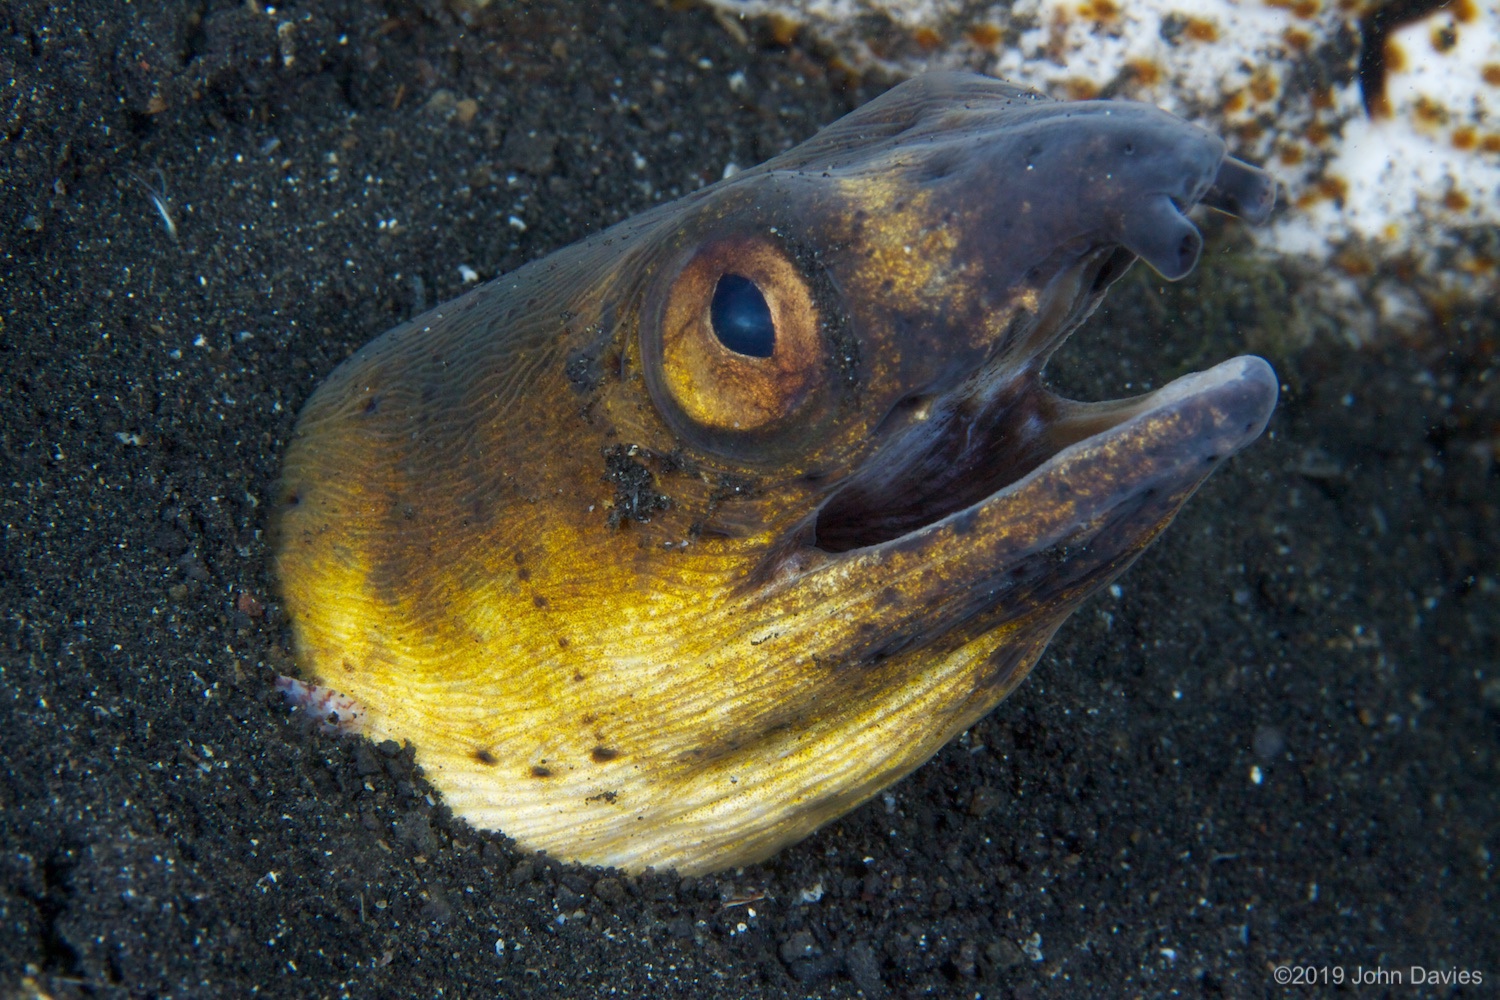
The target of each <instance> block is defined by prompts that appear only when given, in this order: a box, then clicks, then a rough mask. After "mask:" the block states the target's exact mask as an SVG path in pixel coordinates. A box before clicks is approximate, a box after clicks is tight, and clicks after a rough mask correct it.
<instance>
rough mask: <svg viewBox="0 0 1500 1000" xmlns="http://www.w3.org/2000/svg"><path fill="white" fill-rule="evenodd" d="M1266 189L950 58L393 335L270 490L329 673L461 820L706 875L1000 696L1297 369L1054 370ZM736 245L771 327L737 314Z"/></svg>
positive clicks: (1190, 129)
mask: <svg viewBox="0 0 1500 1000" xmlns="http://www.w3.org/2000/svg"><path fill="white" fill-rule="evenodd" d="M1273 190H1274V187H1273V185H1271V183H1270V181H1269V179H1268V178H1266V176H1265V175H1264V174H1262V173H1260V172H1259V171H1257V170H1255V169H1254V168H1252V167H1249V166H1246V165H1243V164H1240V163H1238V162H1237V161H1234V160H1232V159H1227V158H1226V157H1225V155H1224V146H1223V143H1222V142H1221V141H1220V140H1219V139H1217V138H1216V137H1214V136H1212V135H1210V134H1209V133H1207V132H1205V131H1203V130H1202V129H1199V128H1197V127H1195V126H1192V125H1189V124H1187V123H1185V122H1182V121H1180V120H1178V119H1176V118H1173V117H1172V116H1170V115H1167V114H1166V113H1164V112H1161V111H1158V110H1156V109H1154V108H1149V107H1146V106H1143V105H1137V104H1129V103H1097V102H1095V103H1080V104H1067V103H1060V102H1054V101H1050V100H1047V99H1045V98H1042V97H1039V96H1037V95H1034V94H1030V93H1028V92H1025V91H1022V90H1019V89H1017V88H1015V87H1012V86H1010V85H1007V84H1003V83H1000V82H998V81H994V80H990V79H986V78H983V77H977V76H970V75H964V74H934V75H931V76H928V77H923V78H920V79H917V80H915V81H912V82H910V83H907V84H905V85H903V86H901V87H898V88H896V89H895V90H893V91H892V92H890V93H889V94H887V95H885V96H884V97H882V98H880V99H879V100H877V101H875V102H873V103H871V104H869V105H867V106H865V107H864V108H862V109H860V110H859V111H857V112H855V113H854V114H852V115H850V116H848V117H847V118H845V119H843V120H841V121H840V122H837V123H835V124H834V125H832V126H830V127H829V128H827V129H825V130H824V131H823V132H821V133H819V134H818V135H817V136H815V137H814V138H812V139H811V140H809V141H808V142H806V143H804V144H802V145H801V146H798V147H797V148H795V149H793V150H791V151H789V152H787V153H785V154H783V155H782V156H780V157H777V158H776V159H775V160H772V161H771V162H769V163H767V164H764V165H762V166H761V167H758V168H756V169H754V170H749V171H745V172H744V173H741V174H739V175H736V176H735V177H734V178H732V179H730V180H728V181H725V182H723V183H720V184H718V185H715V186H713V187H711V188H708V189H705V190H703V191H701V192H698V193H697V194H694V195H692V196H689V197H687V198H684V199H682V200H680V201H678V202H675V203H672V204H670V205H665V206H662V207H660V208H657V209H655V210H653V211H651V212H648V213H646V214H645V215H642V216H639V217H637V218H635V219H632V220H629V221H627V222H625V223H622V224H620V225H618V226H616V227H614V228H612V229H610V230H608V231H607V232H604V233H601V234H599V235H597V236H595V237H593V238H591V239H589V240H586V241H584V242H582V243H579V244H577V245H575V246H572V247H570V248H568V249H565V250H562V251H559V252H558V253H556V254H553V255H552V256H550V257H548V258H546V259H544V260H541V261H538V262H536V263H533V264H531V265H528V266H527V267H524V268H522V269H521V270H519V271H516V272H515V273H513V274H511V275H508V276H505V277H502V278H500V279H497V280H495V281H493V282H491V283H489V284H488V285H485V286H482V287H480V288H478V289H476V290H475V291H473V292H471V293H469V294H468V295H466V296H464V297H462V298H460V299H458V300H456V301H454V302H451V303H449V304H447V305H445V306H442V307H441V308H439V309H436V310H434V311H433V312H430V313H428V314H427V315H425V316H422V317H420V318H418V319H415V320H413V321H411V322H410V323H407V324H405V325H403V326H401V327H398V328H397V329H395V330H392V331H391V332H389V333H387V334H386V335H385V336H383V337H381V338H379V339H378V340H376V341H375V342H374V343H372V344H370V345H368V346H367V347H365V348H364V349H363V350H361V351H360V352H358V353H357V354H356V355H355V356H354V357H352V358H350V359H349V360H348V361H347V362H345V363H344V365H342V366H341V367H340V368H339V369H338V370H337V371H336V372H335V373H334V374H333V375H332V376H331V377H330V378H329V380H328V382H327V383H326V384H325V385H324V386H323V387H322V388H320V389H319V390H318V392H317V393H315V394H314V396H313V398H312V399H311V400H310V401H309V403H308V404H307V407H306V409H305V411H304V412H303V414H302V417H301V420H300V422H299V425H298V432H297V436H296V439H295V441H294V442H293V444H292V445H291V447H290V448H289V450H288V454H287V458H286V470H285V476H284V481H283V484H282V487H281V494H280V496H279V498H278V508H277V509H278V523H277V528H278V540H277V546H278V559H277V564H278V570H279V574H280V578H281V582H282V586H283V589H284V596H285V599H286V602H287V606H288V608H289V610H290V612H291V614H292V620H293V625H294V629H295V633H296V639H297V644H298V653H299V657H300V662H301V666H302V669H303V671H304V674H305V676H306V677H307V678H308V679H309V680H311V681H314V682H316V683H317V684H318V685H321V686H323V687H324V688H332V689H336V690H337V691H339V692H341V693H342V694H343V695H346V696H347V697H348V698H351V699H353V701H354V702H356V703H357V704H358V706H359V715H358V728H359V729H361V730H362V731H364V732H366V733H369V734H371V735H374V736H376V737H378V738H385V737H387V736H389V737H394V738H397V739H403V740H410V741H411V742H412V743H413V744H414V745H415V747H416V750H417V756H418V760H419V761H420V763H421V764H422V765H423V767H424V768H425V769H426V773H427V775H428V777H429V779H430V780H431V781H432V782H433V784H434V785H436V786H437V787H438V788H440V789H441V790H442V791H443V794H444V795H445V797H446V798H447V801H448V803H449V804H450V806H451V807H452V808H453V810H454V811H455V812H456V813H458V814H460V815H462V816H464V817H466V818H467V819H468V820H469V821H470V822H471V823H474V824H475V825H477V826H480V827H485V828H494V829H500V830H503V831H504V832H505V833H507V834H508V835H510V836H512V837H514V838H515V839H516V841H517V842H518V843H519V844H521V845H522V846H523V847H527V848H540V849H545V850H547V851H549V852H551V853H553V854H554V855H557V856H559V857H562V858H566V859H570V860H578V861H584V862H590V863H595V864H601V865H616V866H619V867H622V868H626V869H629V870H640V869H642V868H644V867H646V866H648V865H654V866H656V867H658V868H665V867H676V868H678V869H679V870H681V871H683V872H688V873H695V872H706V871H713V870H718V869H723V868H727V867H731V866H734V865H738V864H744V863H747V862H751V861H755V860H758V859H761V858H764V857H766V856H767V855H769V854H770V853H771V852H773V851H775V850H776V849H777V848H779V847H781V846H783V845H785V844H788V843H791V842H794V841H796V840H798V839H801V838H802V837H804V836H806V835H807V834H808V833H810V832H811V831H813V830H814V829H816V828H817V827H818V826H819V825H821V824H823V823H825V822H827V821H828V820H830V819H832V818H834V817H836V816H838V815H840V814H842V813H844V812H846V811H847V810H849V809H851V808H853V807H854V806H856V805H858V804H859V803H861V802H863V801H864V800H866V799H867V798H869V797H870V796H872V795H873V794H875V793H876V792H878V791H879V790H880V789H882V788H884V787H886V786H887V785H889V784H890V783H891V782H893V781H895V780H897V779H898V778H900V777H901V776H902V775H904V774H906V773H907V772H909V771H910V770H912V769H913V768H915V767H916V766H918V765H919V764H921V763H922V762H923V761H925V760H926V759H927V758H928V757H930V756H931V755H932V754H933V753H934V752H935V751H936V750H937V749H938V748H939V747H941V746H942V745H943V743H944V742H945V741H947V740H948V739H949V738H950V737H952V736H953V735H954V734H955V733H957V732H959V731H961V730H963V729H964V728H966V727H967V726H969V725H971V724H972V723H973V722H974V721H975V720H976V719H978V718H979V717H980V716H982V715H983V714H985V713H986V712H988V711H990V710H991V709H992V708H993V707H994V706H995V705H996V704H997V703H998V702H999V701H1000V700H1001V699H1002V698H1004V697H1005V696H1006V694H1008V693H1009V692H1010V691H1011V689H1012V688H1014V687H1015V685H1016V684H1017V683H1019V682H1020V681H1021V679H1022V678H1023V677H1024V676H1025V675H1026V673H1027V672H1028V671H1029V670H1030V668H1031V666H1032V664H1033V663H1035V662H1036V659H1037V657H1038V656H1039V655H1040V654H1041V652H1042V650H1043V648H1044V647H1045V646H1046V644H1047V641H1048V640H1049V639H1050V637H1051V636H1052V634H1053V632H1054V630H1055V629H1056V628H1057V626H1058V625H1059V623H1061V621H1062V620H1063V619H1064V618H1065V617H1066V616H1067V615H1068V614H1069V613H1070V612H1071V611H1072V610H1073V609H1074V608H1076V607H1077V606H1078V604H1079V603H1080V602H1081V601H1082V600H1083V599H1084V598H1086V597H1087V596H1088V595H1089V594H1091V593H1092V592H1094V591H1095V590H1097V589H1099V588H1101V587H1103V586H1105V585H1107V584H1108V583H1109V581H1110V580H1112V579H1113V578H1114V577H1115V576H1116V575H1117V574H1119V573H1120V572H1121V571H1122V570H1123V569H1124V568H1125V567H1126V566H1127V565H1128V564H1129V563H1130V562H1131V561H1132V560H1133V559H1134V558H1135V557H1136V556H1137V555H1138V554H1139V553H1140V552H1141V550H1142V549H1143V548H1144V547H1145V546H1146V545H1147V544H1149V543H1150V541H1151V540H1152V539H1153V538H1154V537H1155V536H1156V535H1157V534H1158V533H1159V532H1160V531H1161V530H1162V529H1163V528H1164V527H1165V526H1166V525H1167V523H1168V522H1169V521H1170V520H1171V518H1172V516H1173V515H1174V514H1175V512H1176V511H1177V509H1178V508H1179V507H1180V506H1181V504H1182V503H1183V502H1184V501H1185V500H1186V499H1187V498H1188V496H1189V495H1191V493H1192V492H1193V490H1194V489H1196V488H1197V486H1198V485H1199V483H1200V482H1201V481H1202V480H1203V479H1204V477H1206V476H1207V475H1208V474H1209V473H1210V472H1211V471H1212V469H1213V468H1215V467H1216V464H1217V463H1218V462H1219V460H1221V459H1223V458H1224V457H1226V456H1228V455H1229V454H1231V453H1233V452H1234V451H1235V450H1237V449H1238V448H1240V447H1242V446H1244V445H1245V444H1247V443H1249V442H1250V441H1251V440H1253V439H1254V438H1255V437H1256V436H1257V435H1258V434H1259V433H1260V431H1261V430H1262V428H1263V427H1264V425H1265V422H1266V420H1267V419H1268V417H1269V415H1270V412H1271V409H1272V407H1273V405H1274V402H1275V395H1276V383H1275V379H1274V376H1273V375H1272V374H1271V372H1270V369H1269V367H1268V366H1266V364H1265V363H1264V362H1262V361H1260V360H1259V359H1254V358H1238V359H1235V360H1232V361H1228V362H1225V363H1224V364H1222V365H1220V366H1218V367H1217V368H1215V369H1213V370H1212V371H1209V372H1206V373H1201V374H1198V375H1190V376H1186V377H1185V378H1183V379H1179V380H1178V381H1177V382H1175V383H1173V384H1172V385H1170V386H1167V387H1165V388H1163V389H1161V390H1159V391H1158V392H1156V393H1154V394H1151V395H1149V396H1144V397H1139V398H1137V399H1133V400H1125V401H1120V402H1115V403H1099V404H1083V403H1074V402H1070V401H1067V400H1063V399H1060V398H1058V397H1056V396H1054V395H1053V394H1051V393H1050V392H1048V391H1046V390H1045V389H1043V388H1042V387H1041V385H1040V384H1039V374H1040V371H1041V368H1042V365H1043V363H1044V362H1045V360H1046V358H1047V356H1048V355H1049V354H1050V353H1051V351H1052V350H1053V349H1054V348H1055V347H1056V346H1057V344H1058V343H1059V342H1060V341H1061V340H1062V339H1063V338H1064V337H1065V336H1067V334H1068V333H1069V332H1071V331H1072V329H1073V328H1074V327H1076V326H1077V325H1078V323H1080V322H1082V320H1083V319H1084V318H1085V317H1087V315H1088V314H1089V313H1090V312H1091V311H1092V310H1093V309H1094V307H1095V306H1096V305H1097V304H1098V302H1099V300H1100V298H1101V297H1102V295H1103V294H1104V291H1105V289H1106V288H1107V287H1108V285H1109V283H1110V282H1112V281H1113V280H1115V279H1116V278H1118V277H1119V276H1120V274H1122V273H1123V272H1124V271H1125V270H1126V268H1128V267H1129V266H1130V263H1131V262H1132V261H1133V260H1134V259H1135V257H1136V255H1140V256H1142V257H1144V258H1145V259H1146V260H1147V261H1148V262H1149V263H1151V264H1152V266H1154V267H1156V268H1157V270H1159V271H1161V272H1162V274H1163V275H1164V276H1165V277H1168V278H1175V277H1179V276H1181V275H1182V274H1184V273H1186V272H1187V271H1188V270H1190V269H1191V268H1192V266H1193V264H1194V262H1195V261H1196V259H1197V254H1198V250H1199V245H1200V242H1201V241H1200V240H1199V238H1198V234H1197V230H1196V229H1195V228H1194V227H1193V226H1192V224H1191V223H1189V222H1188V221H1187V220H1186V219H1185V218H1184V217H1183V215H1182V214H1181V212H1182V211H1186V210H1187V209H1189V208H1191V207H1192V206H1193V205H1195V204H1197V203H1199V202H1203V203H1206V204H1210V205H1212V206H1214V207H1216V208H1220V209H1222V210H1225V211H1232V212H1236V213H1238V214H1241V215H1244V216H1246V217H1247V218H1252V219H1259V218H1261V217H1263V216H1264V215H1265V214H1266V213H1267V212H1268V211H1269V209H1270V205H1271V201H1272V197H1273ZM724 274H737V275H740V276H742V277H744V278H747V279H749V280H750V281H752V282H754V283H755V285H756V287H757V288H758V289H759V291H760V292H761V293H762V294H763V295H764V298H765V301H766V304H767V305H766V310H767V311H768V312H769V314H770V316H771V317H772V319H773V320H774V323H775V347H774V351H772V352H770V353H769V355H768V356H765V357H756V356H749V355H746V354H739V353H736V352H735V351H731V350H729V349H727V348H726V347H725V346H724V345H723V343H721V342H720V341H719V339H718V338H717V336H716V334H715V328H714V320H713V310H712V309H711V308H710V302H711V300H712V299H713V295H714V290H715V288H716V287H717V283H718V282H719V280H720V278H721V276H722V275H724Z"/></svg>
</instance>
